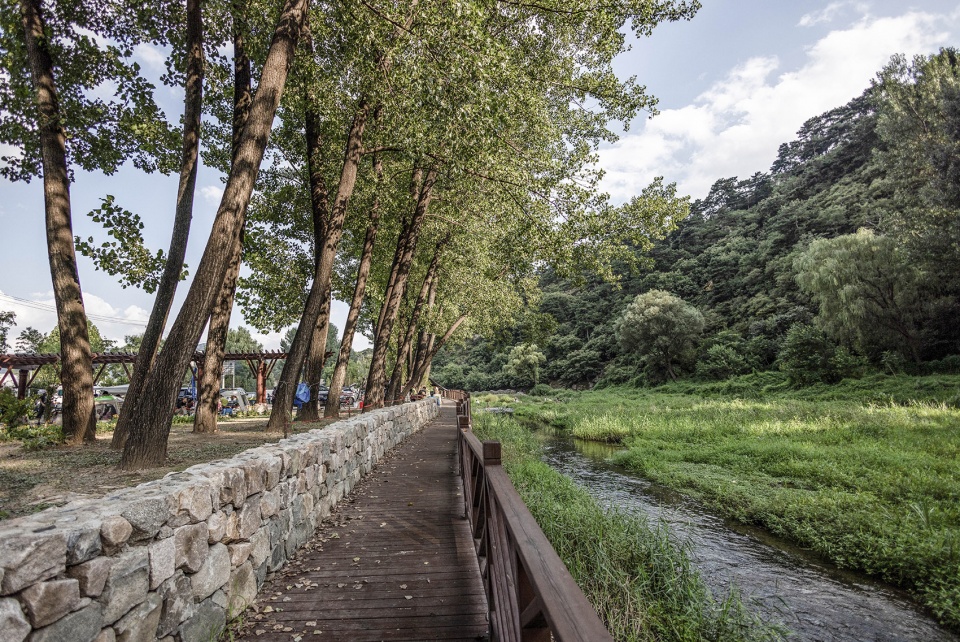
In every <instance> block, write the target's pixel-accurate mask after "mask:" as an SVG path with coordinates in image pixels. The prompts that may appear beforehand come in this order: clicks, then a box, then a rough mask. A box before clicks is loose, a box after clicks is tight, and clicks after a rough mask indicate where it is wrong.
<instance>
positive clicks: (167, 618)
mask: <svg viewBox="0 0 960 642" xmlns="http://www.w3.org/2000/svg"><path fill="white" fill-rule="evenodd" d="M157 594H158V595H159V596H160V597H161V598H162V599H163V605H162V606H161V608H160V621H159V624H158V625H157V637H161V636H166V635H171V634H173V633H174V632H175V631H176V630H177V629H178V628H179V627H180V624H181V623H182V622H183V621H184V620H186V619H187V618H189V617H191V616H192V615H193V613H194V610H195V609H196V603H195V602H194V601H193V588H192V587H191V585H190V578H188V577H186V576H185V575H184V574H183V573H182V572H179V571H178V572H177V574H176V575H174V576H173V577H171V578H170V579H168V580H167V581H166V582H164V583H163V584H161V585H160V588H159V589H158V590H157Z"/></svg>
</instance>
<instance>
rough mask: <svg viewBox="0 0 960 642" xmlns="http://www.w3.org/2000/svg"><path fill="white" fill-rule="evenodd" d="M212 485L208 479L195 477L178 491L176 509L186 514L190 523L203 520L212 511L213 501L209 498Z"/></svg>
mask: <svg viewBox="0 0 960 642" xmlns="http://www.w3.org/2000/svg"><path fill="white" fill-rule="evenodd" d="M212 487H213V486H212V484H211V483H210V481H209V480H208V479H205V478H202V477H196V478H194V479H193V480H191V483H190V484H189V485H187V487H186V488H184V489H183V490H182V491H180V494H179V496H178V497H177V500H178V501H177V508H178V511H179V512H180V513H181V514H186V515H187V516H188V517H189V518H190V522H191V523H193V524H196V523H197V522H202V521H205V520H206V519H207V518H208V517H210V515H211V513H213V502H212V501H211V499H210V496H211V489H212Z"/></svg>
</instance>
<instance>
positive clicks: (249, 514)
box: [237, 495, 260, 539]
mask: <svg viewBox="0 0 960 642" xmlns="http://www.w3.org/2000/svg"><path fill="white" fill-rule="evenodd" d="M259 528H260V496H259V495H252V496H250V497H247V501H246V503H244V505H243V508H242V509H241V510H240V517H239V520H238V522H237V530H238V531H239V537H238V539H250V537H251V536H252V535H253V534H254V533H256V532H257V530H259Z"/></svg>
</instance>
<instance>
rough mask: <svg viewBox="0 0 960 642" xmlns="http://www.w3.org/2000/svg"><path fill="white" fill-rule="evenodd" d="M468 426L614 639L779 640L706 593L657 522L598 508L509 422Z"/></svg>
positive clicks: (772, 630) (734, 598)
mask: <svg viewBox="0 0 960 642" xmlns="http://www.w3.org/2000/svg"><path fill="white" fill-rule="evenodd" d="M511 400H512V399H511ZM486 401H487V403H491V402H492V403H491V405H497V404H498V403H499V402H500V400H486ZM475 422H476V431H477V434H478V436H480V437H481V438H483V439H498V440H500V441H501V442H502V443H503V446H504V466H505V467H506V469H507V472H508V473H509V475H510V478H511V479H512V480H513V483H514V485H515V486H516V487H517V490H518V491H519V492H520V494H521V496H522V497H523V498H524V501H525V502H526V504H527V506H528V507H529V508H530V510H531V512H532V513H533V515H534V517H535V518H536V520H537V522H538V523H539V524H540V526H541V528H542V529H543V530H544V533H545V534H546V535H547V538H548V539H549V540H550V542H551V543H552V544H553V547H554V548H555V549H556V550H557V552H558V553H559V554H560V557H561V558H562V559H563V560H564V563H565V564H566V565H567V568H568V569H570V572H571V574H572V575H573V577H574V579H575V580H576V581H577V583H578V584H579V585H580V587H581V588H582V589H583V591H584V593H585V594H586V596H587V598H588V599H589V600H590V601H591V603H592V604H593V605H594V607H595V608H596V609H597V612H598V613H599V614H600V616H601V618H602V619H603V621H604V623H605V624H606V625H607V628H608V630H610V632H611V633H612V634H613V636H614V638H615V639H617V640H631V641H632V640H639V641H653V640H683V641H687V640H689V641H695V640H696V641H700V640H717V641H720V640H724V641H734V640H770V639H780V637H781V635H782V633H783V632H782V631H781V630H780V629H778V628H776V627H773V626H770V625H766V624H761V623H760V622H758V621H756V620H755V619H754V618H753V617H752V616H751V615H750V613H749V612H748V611H747V610H746V609H745V608H744V607H743V604H742V602H741V600H740V598H739V596H738V595H737V594H736V593H733V592H732V593H730V594H728V595H724V596H719V597H716V596H713V595H711V594H710V592H709V591H708V590H707V588H706V587H705V585H704V584H703V582H702V581H701V579H700V577H699V576H698V575H697V573H696V571H695V570H694V569H693V568H692V566H691V564H690V560H689V558H688V556H687V553H686V551H685V549H684V547H683V546H682V545H681V544H678V543H677V542H675V541H674V540H673V539H672V538H671V536H670V534H669V532H668V531H667V528H666V527H665V526H664V525H663V524H649V523H648V522H647V520H646V518H645V517H643V516H637V515H631V514H625V513H622V512H616V511H610V510H605V509H603V508H602V507H601V506H600V505H599V504H598V503H597V502H596V501H595V500H594V499H593V498H592V497H591V496H590V495H589V493H587V491H585V490H584V489H582V488H580V487H578V486H577V485H576V484H574V483H573V482H572V481H571V480H570V479H568V478H567V477H564V476H563V475H561V474H560V473H558V472H556V471H554V470H553V469H552V468H550V467H549V466H548V465H546V464H544V463H543V462H541V461H540V460H539V448H540V447H539V444H538V443H537V442H536V440H535V439H534V438H533V437H532V436H531V434H530V432H529V430H528V429H526V428H524V427H522V426H521V425H520V424H519V423H518V422H517V421H515V420H513V419H511V418H509V417H503V416H498V417H493V416H490V415H488V414H486V413H477V414H476V415H475Z"/></svg>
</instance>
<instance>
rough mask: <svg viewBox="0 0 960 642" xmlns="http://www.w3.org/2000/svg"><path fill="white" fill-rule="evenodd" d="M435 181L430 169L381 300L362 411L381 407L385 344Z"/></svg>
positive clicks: (398, 305)
mask: <svg viewBox="0 0 960 642" xmlns="http://www.w3.org/2000/svg"><path fill="white" fill-rule="evenodd" d="M436 181H437V170H436V168H433V167H432V168H430V170H429V171H428V172H427V175H426V176H425V177H424V179H423V183H422V185H421V186H420V189H419V191H418V194H417V200H416V207H415V208H414V211H413V216H412V217H411V219H410V225H409V226H408V230H407V235H406V242H405V244H404V249H403V253H402V254H401V255H400V257H399V259H400V260H399V263H398V264H397V265H396V274H397V278H396V281H395V283H394V287H393V289H392V290H390V292H389V296H388V297H385V298H384V301H383V305H384V306H385V308H386V309H385V310H381V316H382V318H383V322H382V324H381V326H380V328H379V331H378V332H377V335H376V337H375V339H374V344H373V357H372V359H371V362H370V374H369V375H368V377H367V388H366V396H365V398H364V403H363V409H364V411H366V410H373V409H376V408H380V407H382V406H383V394H384V389H383V388H384V372H385V371H386V358H387V345H388V344H389V341H390V335H391V334H392V333H393V325H394V322H395V321H396V318H397V311H398V310H399V309H400V301H401V299H402V298H403V295H404V291H405V290H406V280H407V277H408V276H409V274H410V265H411V264H412V262H413V253H414V251H415V250H416V245H417V238H418V236H419V234H420V227H421V225H422V224H423V219H424V218H425V217H426V215H427V210H428V209H429V207H430V199H431V198H432V194H433V186H434V184H435V183H436ZM401 240H403V239H401Z"/></svg>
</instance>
